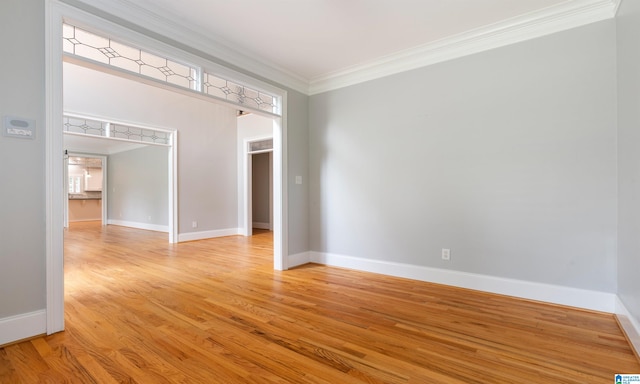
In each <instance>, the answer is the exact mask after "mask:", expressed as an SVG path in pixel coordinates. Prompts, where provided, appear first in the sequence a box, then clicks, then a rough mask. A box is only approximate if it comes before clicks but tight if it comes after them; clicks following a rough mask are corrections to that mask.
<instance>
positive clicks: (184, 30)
mask: <svg viewBox="0 0 640 384" xmlns="http://www.w3.org/2000/svg"><path fill="white" fill-rule="evenodd" d="M80 1H82V2H83V3H86V4H88V5H90V6H93V7H96V8H98V9H101V10H103V11H105V12H107V13H110V14H113V15H118V16H119V17H122V18H124V19H126V20H127V21H129V22H132V23H134V24H136V25H139V26H141V27H142V28H146V29H148V30H150V31H153V32H156V33H159V34H160V35H163V36H167V37H170V38H171V39H173V40H175V41H178V42H180V43H182V44H185V45H187V46H190V47H193V48H195V49H197V50H199V51H201V52H203V53H206V54H215V56H216V57H217V58H219V59H221V60H224V61H226V62H229V63H234V65H237V66H238V67H240V68H243V69H244V70H247V71H250V72H252V73H255V74H256V75H259V76H263V77H265V78H268V79H271V80H273V81H276V82H278V83H280V84H282V85H284V86H287V87H289V88H291V89H294V90H296V91H298V92H302V93H304V94H308V95H314V94H318V93H322V92H327V91H330V90H335V89H339V88H342V87H346V86H349V85H354V84H358V83H361V82H364V81H368V80H373V79H377V78H380V77H384V76H389V75H392V74H395V73H400V72H403V71H408V70H411V69H415V68H419V67H423V66H426V65H430V64H435V63H438V62H442V61H446V60H451V59H454V58H458V57H462V56H466V55H470V54H473V53H477V52H481V51H485V50H488V49H492V48H497V47H501V46H505V45H508V44H513V43H517V42H519V41H525V40H529V39H533V38H536V37H540V36H544V35H548V34H551V33H555V32H559V31H563V30H567V29H570V28H575V27H579V26H582V25H586V24H589V23H593V22H596V21H600V20H605V19H610V18H613V17H615V14H616V12H617V10H618V7H619V5H620V2H621V0H574V1H568V2H565V3H562V4H560V5H557V6H553V7H548V8H545V9H543V10H540V11H536V12H531V13H529V14H527V15H523V16H519V17H515V18H512V19H510V20H506V21H503V22H499V23H495V24H493V25H489V26H486V27H482V28H478V29H475V30H472V31H469V32H466V33H462V34H459V35H456V36H452V37H450V38H446V39H442V40H440V41H436V42H433V43H430V44H425V45H422V46H418V47H415V48H412V49H408V50H404V51H401V52H398V53H395V54H392V55H389V56H386V57H382V58H380V59H378V60H375V61H372V62H369V63H364V64H362V65H358V66H354V67H351V68H346V69H344V70H341V71H337V72H333V73H329V74H326V75H325V76H322V77H318V78H314V79H304V78H301V77H300V76H297V75H295V74H293V73H291V72H290V71H287V70H285V69H283V68H280V67H278V66H277V65H276V64H274V63H271V62H268V61H265V60H263V59H261V58H255V57H252V56H251V54H249V53H247V52H243V51H241V50H239V49H238V48H237V47H233V48H231V47H229V46H228V45H226V44H225V43H224V42H223V41H221V40H220V39H215V38H214V37H212V36H209V35H207V34H206V33H205V32H203V31H200V30H197V29H195V28H194V27H193V26H185V25H182V24H180V23H179V22H177V21H175V20H169V19H166V18H164V17H161V16H159V15H157V14H155V13H152V12H150V11H148V10H146V9H144V8H143V7H141V6H139V5H137V4H135V3H134V2H133V1H131V0H112V1H101V0H80Z"/></svg>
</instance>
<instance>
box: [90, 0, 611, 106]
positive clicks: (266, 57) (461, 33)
mask: <svg viewBox="0 0 640 384" xmlns="http://www.w3.org/2000/svg"><path fill="white" fill-rule="evenodd" d="M82 1H84V2H87V3H90V4H93V5H94V6H96V7H99V8H103V9H105V10H107V11H111V12H118V15H119V16H121V17H123V18H126V19H129V20H130V21H133V22H135V23H138V24H139V25H142V26H143V27H146V28H149V29H152V30H154V31H155V32H159V33H164V34H165V35H167V36H171V37H173V38H176V39H178V40H182V38H184V37H186V36H195V37H194V38H193V40H198V39H199V40H201V41H200V43H201V44H200V45H199V46H198V47H196V48H199V49H208V53H211V54H213V55H214V56H217V57H219V58H221V59H223V60H227V61H229V62H231V63H234V64H236V65H237V64H240V66H242V63H241V61H242V60H239V59H238V58H239V57H243V58H246V57H249V58H253V59H254V60H255V61H258V62H259V63H260V65H262V66H263V67H269V68H270V70H271V71H273V70H274V69H275V70H277V71H280V72H281V73H284V74H286V75H288V76H290V77H291V78H295V79H296V80H297V81H298V82H302V83H304V84H306V85H307V86H309V85H311V86H313V84H315V83H318V82H322V81H327V80H331V79H332V78H335V77H338V76H343V75H344V74H345V73H350V74H353V73H354V72H358V71H362V70H367V69H371V68H372V67H375V66H377V65H379V64H380V63H385V64H389V62H392V61H395V60H396V59H398V60H402V59H404V60H407V56H412V57H410V58H409V59H410V60H413V61H414V62H415V61H416V57H415V56H416V55H417V54H419V55H421V56H420V57H419V59H420V60H419V62H417V63H414V64H413V66H414V67H415V66H420V65H423V64H425V63H426V64H428V63H430V62H432V61H433V59H429V60H426V61H425V59H424V55H425V51H428V52H429V53H431V54H433V53H434V51H436V52H435V53H436V54H439V55H440V56H443V52H442V51H443V49H442V48H443V46H447V45H454V44H457V45H458V47H457V49H458V50H460V49H461V47H460V42H461V40H465V41H466V42H475V43H478V42H479V40H480V39H479V37H483V38H485V39H486V38H488V37H491V38H493V39H494V40H496V39H498V40H499V44H502V45H504V44H508V43H510V42H514V36H515V35H517V39H519V40H524V39H526V38H531V37H535V36H539V35H543V34H545V33H552V32H555V31H557V30H561V29H567V28H571V27H575V26H578V25H582V24H586V23H589V22H593V21H598V20H602V19H605V18H610V17H613V16H614V15H615V11H616V10H617V7H618V5H619V3H620V1H621V0H271V1H266V0H181V1H175V0H112V1H111V2H104V1H100V0H82ZM105 3H110V4H115V3H117V4H118V6H117V7H115V6H113V5H109V6H107V5H106V4H105ZM109 7H112V8H111V9H109ZM576 19H579V20H576ZM158 29H160V30H159V31H158ZM178 29H180V30H181V31H180V32H181V33H173V34H168V33H171V31H172V30H173V31H177V30H178ZM506 32H508V33H509V34H510V36H509V37H505V36H504V34H505V33H506ZM498 35H500V36H498ZM517 39H516V40H517ZM183 42H184V41H183ZM185 43H186V44H189V43H192V42H185ZM483 44H484V45H483V49H489V48H493V47H495V46H496V44H497V43H496V42H494V43H493V44H486V42H484V43H483ZM499 44H498V45H499ZM192 46H193V44H192ZM203 47H204V48H203ZM467 51H469V52H468V53H473V52H474V51H478V49H470V50H469V49H467ZM230 52H231V53H230ZM233 53H237V54H238V55H235V56H234V54H233ZM462 54H464V52H461V53H459V54H458V56H460V55H462ZM449 56H451V55H447V54H444V56H443V57H444V59H447V58H450V57H449ZM245 67H246V66H245ZM403 68H405V67H403ZM246 69H250V70H254V72H256V71H255V68H246ZM407 69H411V68H407ZM401 70H403V69H402V68H399V69H397V70H396V72H398V71H401ZM404 70H406V69H404ZM376 71H377V72H378V75H385V74H387V72H385V71H381V70H380V69H379V68H378V69H376ZM257 72H260V71H257ZM267 72H268V71H267ZM258 74H261V75H264V73H258ZM271 78H273V76H272V77H271ZM361 78H363V77H362V76H361ZM369 78H371V77H370V76H369V77H366V78H363V79H364V80H366V79H369ZM275 80H278V79H275ZM351 82H352V83H353V81H351ZM311 93H313V91H312V92H311Z"/></svg>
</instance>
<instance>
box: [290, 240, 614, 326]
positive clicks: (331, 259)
mask: <svg viewBox="0 0 640 384" xmlns="http://www.w3.org/2000/svg"><path fill="white" fill-rule="evenodd" d="M309 253H310V257H309V262H313V263H319V264H325V265H332V266H336V267H343V268H350V269H356V270H360V271H366V272H373V273H380V274H385V275H390V276H396V277H403V278H408V279H413V280H419V281H427V282H431V283H438V284H445V285H452V286H456V287H461V288H468V289H475V290H479V291H485V292H491V293H497V294H501V295H507V296H514V297H519V298H523V299H529V300H536V301H544V302H548V303H553V304H560V305H567V306H572V307H578V308H584V309H591V310H595V311H602V312H608V313H614V311H615V307H616V304H615V303H616V295H615V294H613V293H607V292H599V291H590V290H586V289H579V288H572V287H564V286H558V285H551V284H543V283H534V282H529V281H523V280H516V279H507V278H501V277H494V276H486V275H479V274H474V273H467V272H460V271H451V270H446V269H438V268H431V267H424V266H419V265H411V264H402V263H393V262H388V261H381V260H370V259H363V258H358V257H351V256H344V255H336V254H329V253H321V252H309ZM290 257H291V256H290Z"/></svg>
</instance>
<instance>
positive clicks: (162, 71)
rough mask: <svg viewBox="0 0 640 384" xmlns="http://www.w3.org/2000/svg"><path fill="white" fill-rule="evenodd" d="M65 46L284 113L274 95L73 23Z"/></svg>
mask: <svg viewBox="0 0 640 384" xmlns="http://www.w3.org/2000/svg"><path fill="white" fill-rule="evenodd" d="M62 45H63V50H64V52H66V53H68V54H72V55H75V56H79V57H82V58H84V59H89V60H92V61H96V62H99V63H102V64H105V65H110V66H113V67H116V68H119V69H122V70H125V71H128V72H132V73H136V74H139V75H143V76H147V77H150V78H153V79H156V80H159V81H163V82H166V83H169V84H173V85H176V86H179V87H183V88H188V89H192V90H195V91H198V92H202V93H204V94H207V95H211V96H215V97H218V98H221V99H224V100H228V101H230V102H233V103H235V104H239V105H240V106H247V107H250V108H254V109H257V110H262V111H266V112H270V113H274V114H277V115H279V114H280V113H281V111H280V108H279V105H278V101H279V99H278V98H277V97H275V96H273V95H269V94H266V93H263V92H260V91H258V90H256V89H253V88H250V87H247V86H245V85H242V84H238V83H236V82H233V81H231V80H227V79H224V78H223V77H220V76H217V75H213V74H211V73H206V72H205V73H202V75H201V76H200V68H199V67H196V66H191V65H185V64H182V63H178V62H176V61H174V60H170V59H168V58H166V57H162V56H158V55H155V54H153V53H150V52H147V51H145V50H143V49H139V48H136V47H132V46H130V45H127V44H124V43H121V42H117V41H114V40H112V39H110V38H107V37H104V36H99V35H96V34H94V33H92V32H88V31H86V30H84V29H82V28H78V27H75V26H73V25H70V24H63V26H62Z"/></svg>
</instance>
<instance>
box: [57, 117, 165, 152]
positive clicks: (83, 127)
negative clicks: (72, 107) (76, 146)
mask: <svg viewBox="0 0 640 384" xmlns="http://www.w3.org/2000/svg"><path fill="white" fill-rule="evenodd" d="M63 131H64V132H65V133H70V134H80V135H90V136H100V137H106V138H110V139H120V140H127V141H136V142H140V143H145V144H157V145H164V146H168V145H170V144H171V133H170V132H166V131H160V130H156V129H149V128H141V127H134V126H131V125H124V124H117V123H112V122H108V121H100V120H94V119H86V118H83V117H75V116H70V115H65V116H64V117H63Z"/></svg>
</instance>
